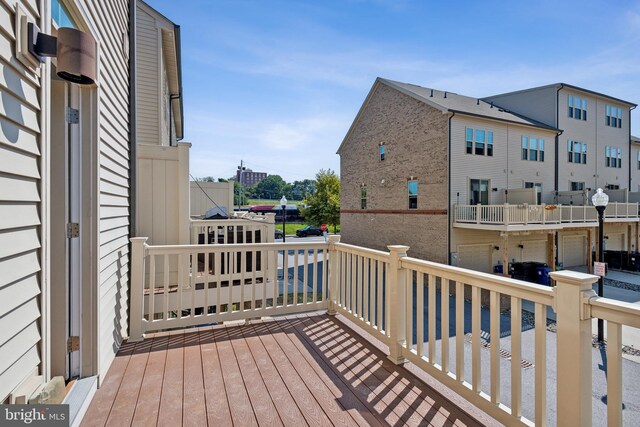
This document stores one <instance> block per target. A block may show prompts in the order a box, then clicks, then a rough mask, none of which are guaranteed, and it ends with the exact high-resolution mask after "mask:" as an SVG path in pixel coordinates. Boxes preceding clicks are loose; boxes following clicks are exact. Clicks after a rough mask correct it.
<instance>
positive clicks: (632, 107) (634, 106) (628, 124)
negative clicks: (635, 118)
mask: <svg viewBox="0 0 640 427" xmlns="http://www.w3.org/2000/svg"><path fill="white" fill-rule="evenodd" d="M636 107H637V105H632V106H631V108H629V120H627V122H628V123H627V126H629V185H627V194H628V193H629V191H631V110H635V108H636ZM628 201H629V200H627V202H628Z"/></svg>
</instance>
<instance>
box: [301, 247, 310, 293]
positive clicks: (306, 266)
mask: <svg viewBox="0 0 640 427" xmlns="http://www.w3.org/2000/svg"><path fill="white" fill-rule="evenodd" d="M302 268H303V271H302V285H303V287H302V304H306V303H307V293H308V291H307V288H308V287H309V252H308V251H307V250H306V249H305V250H304V266H303V267H302Z"/></svg>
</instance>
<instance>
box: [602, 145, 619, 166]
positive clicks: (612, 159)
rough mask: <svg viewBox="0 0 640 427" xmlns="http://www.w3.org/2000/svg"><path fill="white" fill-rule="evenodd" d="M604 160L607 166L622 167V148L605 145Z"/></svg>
mask: <svg viewBox="0 0 640 427" xmlns="http://www.w3.org/2000/svg"><path fill="white" fill-rule="evenodd" d="M604 156H605V161H604V165H605V166H606V167H608V168H616V169H621V168H622V150H621V149H620V147H611V146H609V145H607V146H606V147H605V149H604Z"/></svg>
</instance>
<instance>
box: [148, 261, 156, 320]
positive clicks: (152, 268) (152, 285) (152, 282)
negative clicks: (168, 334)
mask: <svg viewBox="0 0 640 427" xmlns="http://www.w3.org/2000/svg"><path fill="white" fill-rule="evenodd" d="M155 300H156V256H155V255H149V323H151V322H153V320H154V314H155V311H156V310H155Z"/></svg>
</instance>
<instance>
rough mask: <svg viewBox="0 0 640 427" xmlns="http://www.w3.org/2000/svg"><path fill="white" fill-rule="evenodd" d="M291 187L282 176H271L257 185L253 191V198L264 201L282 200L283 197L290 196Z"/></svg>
mask: <svg viewBox="0 0 640 427" xmlns="http://www.w3.org/2000/svg"><path fill="white" fill-rule="evenodd" d="M290 188H291V186H290V185H289V184H287V183H286V182H285V181H284V179H282V177H281V176H280V175H269V176H268V177H266V178H265V179H263V180H262V181H260V182H259V183H257V184H256V185H255V186H254V187H253V189H252V192H253V196H254V197H257V198H262V199H272V200H276V199H280V197H282V195H283V194H284V195H290V194H289V193H290Z"/></svg>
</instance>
